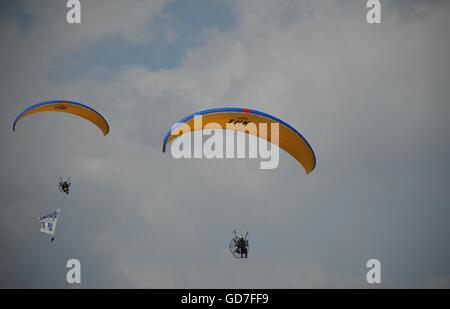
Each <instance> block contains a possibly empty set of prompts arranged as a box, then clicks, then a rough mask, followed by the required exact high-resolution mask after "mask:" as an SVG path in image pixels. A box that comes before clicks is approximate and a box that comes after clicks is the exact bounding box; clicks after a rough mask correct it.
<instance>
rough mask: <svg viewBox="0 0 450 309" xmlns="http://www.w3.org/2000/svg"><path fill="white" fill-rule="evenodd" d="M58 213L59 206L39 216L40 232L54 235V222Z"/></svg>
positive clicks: (59, 211) (59, 210)
mask: <svg viewBox="0 0 450 309" xmlns="http://www.w3.org/2000/svg"><path fill="white" fill-rule="evenodd" d="M60 213H61V208H58V209H56V210H54V211H52V212H51V213H49V214H47V215H45V216H42V217H39V222H41V232H42V233H46V234H50V235H55V229H56V222H57V221H58V218H59V215H60Z"/></svg>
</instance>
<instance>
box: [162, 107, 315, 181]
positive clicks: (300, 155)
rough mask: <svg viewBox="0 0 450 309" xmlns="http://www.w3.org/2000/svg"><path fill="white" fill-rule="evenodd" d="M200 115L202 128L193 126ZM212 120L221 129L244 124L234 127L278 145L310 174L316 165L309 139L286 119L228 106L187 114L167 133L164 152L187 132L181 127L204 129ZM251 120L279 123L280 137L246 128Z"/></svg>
mask: <svg viewBox="0 0 450 309" xmlns="http://www.w3.org/2000/svg"><path fill="white" fill-rule="evenodd" d="M199 116H202V126H201V128H197V127H195V126H194V123H195V119H196V118H197V117H199ZM212 123H215V124H218V125H219V126H220V127H221V128H222V129H227V124H230V123H236V124H241V125H237V126H235V127H234V130H236V131H241V132H246V133H249V134H252V135H255V136H257V137H260V138H263V139H265V140H267V141H269V142H272V143H274V144H276V145H277V146H279V147H280V148H281V149H283V150H284V151H286V152H287V153H289V154H290V155H291V156H292V157H294V158H295V159H296V160H297V161H298V162H299V163H300V164H301V165H302V166H303V168H304V169H305V171H306V173H307V174H309V173H310V172H312V171H313V170H314V168H315V166H316V157H315V154H314V151H313V150H312V148H311V146H310V145H309V143H308V142H307V141H306V139H305V138H304V137H303V136H302V135H301V134H300V133H299V132H298V131H297V130H296V129H294V128H293V127H292V126H291V125H289V124H288V123H286V122H284V121H283V120H281V119H279V118H276V117H274V116H272V115H269V114H266V113H263V112H260V111H256V110H252V109H246V108H234V107H228V108H215V109H208V110H204V111H200V112H197V113H194V114H191V115H188V116H186V117H184V118H183V119H181V120H180V121H179V122H178V123H177V124H176V125H174V126H173V127H172V129H171V130H170V131H169V132H168V133H167V135H166V136H165V138H164V141H163V152H165V150H166V146H167V144H168V143H169V142H170V141H171V140H173V139H175V138H176V137H178V136H180V135H182V134H183V133H184V132H181V133H180V132H178V130H177V128H178V127H180V126H182V125H183V126H184V125H187V126H188V127H189V128H190V130H191V132H192V131H194V130H200V129H201V130H203V129H205V126H207V125H208V124H212ZM249 123H254V124H255V125H256V126H258V125H259V124H262V123H266V124H268V128H269V129H270V124H272V123H277V124H279V138H278V140H271V134H264V135H263V134H262V132H261V131H260V130H257V131H254V130H253V131H247V130H246V125H247V124H249Z"/></svg>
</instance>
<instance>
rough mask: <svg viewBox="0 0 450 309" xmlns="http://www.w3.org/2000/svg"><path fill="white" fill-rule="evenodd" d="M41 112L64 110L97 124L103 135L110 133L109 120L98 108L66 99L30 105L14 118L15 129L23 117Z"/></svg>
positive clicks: (63, 111)
mask: <svg viewBox="0 0 450 309" xmlns="http://www.w3.org/2000/svg"><path fill="white" fill-rule="evenodd" d="M40 112H62V113H69V114H73V115H77V116H79V117H82V118H84V119H86V120H88V121H90V122H92V123H93V124H95V125H96V126H97V127H98V128H99V129H100V130H101V131H102V132H103V135H107V134H108V133H109V125H108V122H107V121H106V120H105V118H103V116H102V115H100V114H99V113H98V112H97V111H96V110H94V109H93V108H91V107H89V106H87V105H84V104H81V103H77V102H73V101H64V100H55V101H47V102H42V103H38V104H35V105H32V106H30V107H28V108H27V109H25V110H24V111H23V112H21V113H20V114H19V116H17V118H16V119H15V120H14V124H13V131H15V130H16V125H17V123H18V122H19V121H20V120H21V119H23V118H25V117H27V116H29V115H32V114H35V113H40Z"/></svg>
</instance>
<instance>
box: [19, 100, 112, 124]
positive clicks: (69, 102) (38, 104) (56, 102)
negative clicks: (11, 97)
mask: <svg viewBox="0 0 450 309" xmlns="http://www.w3.org/2000/svg"><path fill="white" fill-rule="evenodd" d="M58 103H60V104H72V105H78V106H81V107H84V108H86V109H88V110H90V111H92V112H94V113H96V114H97V115H98V116H99V117H100V118H102V119H103V120H104V121H105V123H106V125H107V127H108V130H109V124H108V121H106V119H105V118H104V117H103V116H102V115H101V114H100V113H99V112H97V111H96V110H95V109H93V108H92V107H89V106H87V105H84V104H82V103H78V102H75V101H68V100H51V101H45V102H40V103H36V104H33V105H31V106H29V107H27V108H26V109H25V110H24V111H22V112H21V113H20V114H19V116H17V117H16V119H15V120H14V123H13V131H15V130H16V124H17V121H19V119H20V118H21V117H22V116H23V115H24V114H26V113H27V112H29V111H30V110H32V109H34V108H36V107H39V106H43V105H48V104H58Z"/></svg>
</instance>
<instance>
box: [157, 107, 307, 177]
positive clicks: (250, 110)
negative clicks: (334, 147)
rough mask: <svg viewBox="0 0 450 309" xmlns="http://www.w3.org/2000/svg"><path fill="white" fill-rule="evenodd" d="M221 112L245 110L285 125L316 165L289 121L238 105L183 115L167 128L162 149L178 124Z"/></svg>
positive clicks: (300, 135) (301, 136)
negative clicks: (297, 138) (298, 139)
mask: <svg viewBox="0 0 450 309" xmlns="http://www.w3.org/2000/svg"><path fill="white" fill-rule="evenodd" d="M221 112H238V113H239V112H245V113H250V114H255V115H259V116H262V117H266V118H269V119H271V120H274V121H276V122H279V123H281V124H282V125H284V126H285V127H287V128H289V129H290V130H292V131H293V132H294V133H295V134H297V135H298V136H299V137H300V138H301V139H302V140H303V141H304V142H305V144H306V145H308V147H309V149H310V150H311V153H312V155H313V158H314V164H313V169H314V168H315V167H316V154H315V153H314V150H313V149H312V147H311V145H310V144H309V143H308V141H307V140H306V138H304V137H303V135H302V134H301V133H300V132H298V131H297V130H296V129H295V128H294V127H293V126H291V125H290V124H289V123H287V122H285V121H283V120H281V119H279V118H277V117H275V116H272V115H269V114H267V113H264V112H260V111H257V110H254V109H248V108H240V107H219V108H210V109H205V110H203V111H199V112H196V113H193V114H190V115H187V116H186V117H184V118H183V119H181V120H180V121H178V122H177V123H176V124H177V126H172V129H170V130H169V132H167V134H166V136H165V137H164V140H163V149H165V146H166V144H167V140H168V139H169V137H170V135H171V134H172V132H173V131H174V130H176V128H178V127H179V126H180V125H182V124H183V123H185V122H187V121H189V120H191V119H192V118H194V117H196V116H200V115H206V114H212V113H221Z"/></svg>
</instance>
